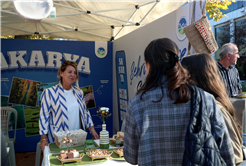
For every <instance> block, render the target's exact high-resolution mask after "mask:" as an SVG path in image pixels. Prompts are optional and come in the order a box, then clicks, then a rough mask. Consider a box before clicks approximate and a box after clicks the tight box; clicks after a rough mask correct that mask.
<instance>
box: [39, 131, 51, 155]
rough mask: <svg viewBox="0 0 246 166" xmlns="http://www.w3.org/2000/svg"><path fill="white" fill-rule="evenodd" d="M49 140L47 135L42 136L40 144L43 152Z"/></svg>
mask: <svg viewBox="0 0 246 166" xmlns="http://www.w3.org/2000/svg"><path fill="white" fill-rule="evenodd" d="M48 144H49V143H48V140H47V138H46V135H41V143H40V149H41V150H42V152H44V147H45V146H48Z"/></svg>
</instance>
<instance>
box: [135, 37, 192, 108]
mask: <svg viewBox="0 0 246 166" xmlns="http://www.w3.org/2000/svg"><path fill="white" fill-rule="evenodd" d="M178 55H179V48H178V46H177V45H176V43H174V42H173V41H172V40H170V39H168V38H161V39H156V40H153V41H152V42H150V43H149V45H148V46H147V47H146V49H145V51H144V58H145V61H146V63H149V65H150V71H149V73H148V75H147V77H146V80H145V82H144V84H143V85H142V87H141V88H140V89H139V90H138V91H137V94H139V93H140V92H141V96H140V99H141V100H142V96H143V95H144V94H145V93H146V92H147V91H149V90H150V89H152V88H157V87H159V86H160V87H161V89H162V96H161V98H160V100H158V101H153V102H160V101H161V100H162V98H163V95H164V93H163V88H164V84H165V82H163V80H162V79H163V75H166V77H167V81H168V90H169V97H170V98H171V99H172V100H175V102H174V104H178V103H186V102H188V101H189V100H190V99H191V92H193V90H192V88H191V86H190V85H189V83H188V79H189V76H188V72H187V70H186V69H184V68H183V67H182V65H181V64H180V62H179V57H178ZM174 91H177V92H178V97H177V99H174V97H173V92H174Z"/></svg>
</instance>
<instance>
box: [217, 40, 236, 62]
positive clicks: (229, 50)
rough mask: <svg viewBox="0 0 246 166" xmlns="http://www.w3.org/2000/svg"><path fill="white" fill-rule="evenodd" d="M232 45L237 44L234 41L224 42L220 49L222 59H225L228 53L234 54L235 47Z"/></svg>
mask: <svg viewBox="0 0 246 166" xmlns="http://www.w3.org/2000/svg"><path fill="white" fill-rule="evenodd" d="M232 46H236V47H237V45H236V44H233V43H226V44H224V45H223V46H222V47H221V49H220V59H224V58H225V56H226V54H227V53H229V54H233V47H232Z"/></svg>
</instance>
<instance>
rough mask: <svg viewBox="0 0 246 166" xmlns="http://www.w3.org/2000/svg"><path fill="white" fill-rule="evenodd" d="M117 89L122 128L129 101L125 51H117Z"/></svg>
mask: <svg viewBox="0 0 246 166" xmlns="http://www.w3.org/2000/svg"><path fill="white" fill-rule="evenodd" d="M116 71H117V91H118V110H119V123H120V129H121V127H122V122H123V120H124V118H125V116H126V110H127V102H128V88H127V72H126V57H125V52H124V51H117V52H116Z"/></svg>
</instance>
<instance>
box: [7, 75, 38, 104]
mask: <svg viewBox="0 0 246 166" xmlns="http://www.w3.org/2000/svg"><path fill="white" fill-rule="evenodd" d="M38 84H40V82H37V81H32V80H27V79H22V78H16V77H13V81H12V85H11V90H10V94H9V101H8V103H13V104H20V105H25V106H32V107H35V106H36V105H37V100H38V95H37V88H36V86H37V85H38Z"/></svg>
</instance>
